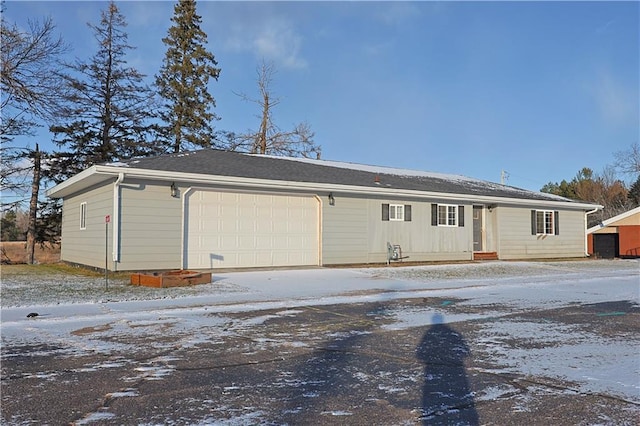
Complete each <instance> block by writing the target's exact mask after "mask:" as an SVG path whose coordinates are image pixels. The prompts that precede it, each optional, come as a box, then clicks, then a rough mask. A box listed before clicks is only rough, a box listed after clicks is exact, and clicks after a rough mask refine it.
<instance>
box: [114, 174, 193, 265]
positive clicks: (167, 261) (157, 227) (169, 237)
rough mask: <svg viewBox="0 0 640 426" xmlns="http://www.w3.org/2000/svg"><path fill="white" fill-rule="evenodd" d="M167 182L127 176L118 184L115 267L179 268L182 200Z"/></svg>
mask: <svg viewBox="0 0 640 426" xmlns="http://www.w3.org/2000/svg"><path fill="white" fill-rule="evenodd" d="M169 185H170V184H169V183H164V184H158V183H155V182H144V181H138V180H127V179H125V181H124V182H123V183H122V184H120V220H121V223H120V235H121V238H120V262H119V263H118V264H117V269H118V270H166V269H180V267H181V242H182V201H181V198H179V197H177V198H176V197H172V196H171V193H170V189H169Z"/></svg>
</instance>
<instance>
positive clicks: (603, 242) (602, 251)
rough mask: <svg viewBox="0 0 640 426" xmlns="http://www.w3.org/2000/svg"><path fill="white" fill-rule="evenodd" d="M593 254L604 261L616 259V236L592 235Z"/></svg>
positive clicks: (617, 254)
mask: <svg viewBox="0 0 640 426" xmlns="http://www.w3.org/2000/svg"><path fill="white" fill-rule="evenodd" d="M593 253H594V254H595V255H596V257H600V258H604V259H613V258H614V257H618V256H619V255H620V254H619V253H618V234H593Z"/></svg>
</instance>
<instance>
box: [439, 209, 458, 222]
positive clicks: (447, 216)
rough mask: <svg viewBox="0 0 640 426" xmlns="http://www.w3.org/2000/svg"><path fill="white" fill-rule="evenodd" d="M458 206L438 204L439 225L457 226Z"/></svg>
mask: <svg viewBox="0 0 640 426" xmlns="http://www.w3.org/2000/svg"><path fill="white" fill-rule="evenodd" d="M457 225H458V206H451V205H447V204H438V226H457Z"/></svg>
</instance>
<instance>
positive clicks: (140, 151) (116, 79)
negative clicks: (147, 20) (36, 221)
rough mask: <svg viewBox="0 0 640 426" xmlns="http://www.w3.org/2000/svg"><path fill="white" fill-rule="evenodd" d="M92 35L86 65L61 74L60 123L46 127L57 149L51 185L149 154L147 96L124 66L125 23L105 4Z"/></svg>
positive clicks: (150, 93) (150, 102)
mask: <svg viewBox="0 0 640 426" xmlns="http://www.w3.org/2000/svg"><path fill="white" fill-rule="evenodd" d="M88 25H89V27H90V28H91V29H92V30H93V32H94V36H95V39H96V42H97V44H98V50H97V52H96V53H95V55H94V56H93V57H92V58H91V60H90V61H89V62H82V61H79V60H78V61H76V62H75V63H74V64H70V65H68V67H69V71H71V73H70V74H64V75H61V77H62V79H63V81H64V83H65V87H66V88H67V93H66V96H65V101H66V104H65V106H64V107H63V108H61V109H60V111H59V115H60V117H61V119H60V122H58V123H56V124H54V125H53V126H51V128H50V129H51V131H52V132H53V133H54V134H55V139H54V142H56V144H57V145H58V146H59V147H61V148H63V150H62V151H59V152H56V153H54V155H53V159H52V160H53V161H52V162H51V170H50V171H49V177H50V178H52V179H53V180H54V181H55V182H61V181H62V180H64V179H65V178H67V177H69V176H71V175H73V174H75V173H78V172H80V171H82V170H83V169H85V168H87V167H89V166H92V165H94V164H97V163H104V162H110V161H117V160H121V159H127V158H131V157H135V156H144V155H149V154H153V153H155V152H157V151H156V147H155V146H154V145H153V144H152V143H151V142H149V140H150V139H151V138H153V137H155V136H154V130H155V128H156V125H155V124H153V123H152V122H151V119H152V114H153V107H151V108H150V105H151V106H153V98H154V93H153V91H152V90H151V89H150V88H149V87H148V86H146V85H145V84H144V82H143V77H144V76H143V75H142V74H140V73H139V72H138V71H137V70H135V69H134V68H131V67H127V64H126V58H125V56H126V54H127V52H128V51H129V50H131V49H133V47H131V46H129V45H128V44H127V34H126V32H124V27H126V25H127V24H126V21H125V18H124V16H123V15H122V14H121V13H120V11H119V10H118V8H117V6H116V5H115V3H114V2H113V1H111V2H110V3H109V5H108V7H107V9H106V10H104V11H102V14H101V20H100V23H99V24H98V25H92V24H88Z"/></svg>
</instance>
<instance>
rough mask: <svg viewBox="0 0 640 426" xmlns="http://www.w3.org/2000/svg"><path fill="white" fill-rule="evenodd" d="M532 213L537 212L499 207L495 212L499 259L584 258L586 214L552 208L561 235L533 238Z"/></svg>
mask: <svg viewBox="0 0 640 426" xmlns="http://www.w3.org/2000/svg"><path fill="white" fill-rule="evenodd" d="M531 210H535V209H531V208H529V209H528V208H522V207H517V208H516V207H499V208H498V209H496V210H495V212H496V214H497V224H498V238H499V249H498V256H499V257H500V259H505V260H507V259H544V258H547V259H553V258H562V257H581V256H584V250H585V246H584V244H585V229H584V226H585V225H584V212H582V211H575V210H558V209H552V210H556V211H558V212H559V225H560V229H559V235H532V234H531Z"/></svg>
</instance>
